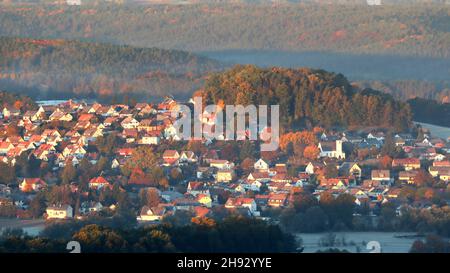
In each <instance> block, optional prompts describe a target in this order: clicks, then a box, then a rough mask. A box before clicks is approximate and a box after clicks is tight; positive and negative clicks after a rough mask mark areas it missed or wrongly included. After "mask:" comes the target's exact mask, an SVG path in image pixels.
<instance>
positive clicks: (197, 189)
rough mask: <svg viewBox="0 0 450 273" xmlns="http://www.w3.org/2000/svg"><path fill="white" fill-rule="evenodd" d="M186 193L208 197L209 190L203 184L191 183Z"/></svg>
mask: <svg viewBox="0 0 450 273" xmlns="http://www.w3.org/2000/svg"><path fill="white" fill-rule="evenodd" d="M187 193H189V194H191V195H193V196H197V195H198V194H206V195H209V194H210V193H209V188H208V187H207V186H206V185H205V183H203V182H196V181H191V182H189V183H188V186H187Z"/></svg>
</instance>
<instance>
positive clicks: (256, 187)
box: [241, 180, 262, 192]
mask: <svg viewBox="0 0 450 273" xmlns="http://www.w3.org/2000/svg"><path fill="white" fill-rule="evenodd" d="M241 185H242V187H244V189H246V190H251V191H258V192H259V191H260V189H261V186H262V183H261V182H260V181H257V180H254V181H251V180H249V181H247V182H245V183H243V184H241Z"/></svg>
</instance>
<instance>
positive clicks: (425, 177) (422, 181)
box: [414, 169, 434, 187]
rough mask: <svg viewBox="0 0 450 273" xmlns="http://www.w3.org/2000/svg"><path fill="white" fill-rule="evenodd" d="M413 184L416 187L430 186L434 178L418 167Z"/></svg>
mask: <svg viewBox="0 0 450 273" xmlns="http://www.w3.org/2000/svg"><path fill="white" fill-rule="evenodd" d="M414 184H415V185H416V186H417V187H427V186H432V185H433V184H434V178H433V176H431V174H430V173H429V172H427V171H425V170H423V169H420V170H419V171H418V172H417V174H416V176H415V177H414Z"/></svg>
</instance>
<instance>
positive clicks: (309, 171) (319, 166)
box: [305, 162, 325, 174]
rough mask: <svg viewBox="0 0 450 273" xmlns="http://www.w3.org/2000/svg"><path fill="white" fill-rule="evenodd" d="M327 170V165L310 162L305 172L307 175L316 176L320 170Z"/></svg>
mask: <svg viewBox="0 0 450 273" xmlns="http://www.w3.org/2000/svg"><path fill="white" fill-rule="evenodd" d="M323 168H325V164H324V163H321V162H309V163H308V165H306V168H305V172H306V173H307V174H315V173H316V172H317V171H318V170H320V169H323Z"/></svg>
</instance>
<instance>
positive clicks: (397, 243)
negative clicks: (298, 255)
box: [296, 232, 418, 253]
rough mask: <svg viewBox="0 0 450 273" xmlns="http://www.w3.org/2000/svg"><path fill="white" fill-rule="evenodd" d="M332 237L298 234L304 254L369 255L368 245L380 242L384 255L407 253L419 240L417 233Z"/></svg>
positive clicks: (367, 233)
mask: <svg viewBox="0 0 450 273" xmlns="http://www.w3.org/2000/svg"><path fill="white" fill-rule="evenodd" d="M331 235H332V236H330V233H298V234H296V236H297V237H300V238H301V239H302V240H303V246H304V250H303V252H305V253H311V252H316V251H318V250H326V249H328V248H338V249H346V250H348V251H349V252H353V253H356V252H362V253H364V252H365V253H367V252H370V250H368V249H367V243H369V242H370V241H377V242H379V243H380V247H381V252H384V253H407V252H408V251H409V249H410V248H411V245H412V244H413V242H414V241H415V240H417V239H418V238H417V237H415V233H407V232H406V233H397V232H334V233H331ZM333 237H334V240H333V239H332V238H333ZM333 241H334V243H333Z"/></svg>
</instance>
